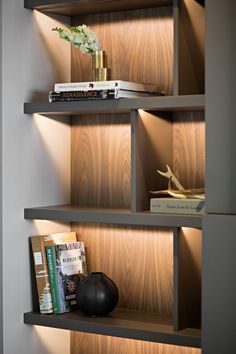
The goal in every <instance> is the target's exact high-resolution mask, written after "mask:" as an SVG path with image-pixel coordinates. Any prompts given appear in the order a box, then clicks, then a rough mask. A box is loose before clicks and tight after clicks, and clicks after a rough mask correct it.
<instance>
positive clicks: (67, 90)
mask: <svg viewBox="0 0 236 354" xmlns="http://www.w3.org/2000/svg"><path fill="white" fill-rule="evenodd" d="M156 95H157V93H156V87H155V85H153V84H144V83H136V82H130V81H122V80H109V81H91V82H70V83H56V84H55V85H54V90H53V91H50V92H49V96H48V99H49V102H64V101H79V100H94V99H119V98H138V97H150V96H156Z"/></svg>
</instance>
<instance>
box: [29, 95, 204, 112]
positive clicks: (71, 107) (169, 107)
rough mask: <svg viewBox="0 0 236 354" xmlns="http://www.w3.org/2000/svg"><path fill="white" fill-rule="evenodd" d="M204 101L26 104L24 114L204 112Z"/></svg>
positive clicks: (197, 97)
mask: <svg viewBox="0 0 236 354" xmlns="http://www.w3.org/2000/svg"><path fill="white" fill-rule="evenodd" d="M204 101H205V96H204V95H186V96H164V97H159V96H158V97H145V98H129V99H127V98H121V99H117V100H116V99H114V100H90V101H76V102H51V103H49V102H31V103H25V104H24V113H26V114H34V113H36V114H41V115H44V114H45V115H55V114H56V115H79V114H85V113H93V114H97V113H114V112H116V113H122V112H124V113H125V112H130V111H131V110H133V109H143V110H147V111H190V110H191V111H195V110H196V111H199V110H204Z"/></svg>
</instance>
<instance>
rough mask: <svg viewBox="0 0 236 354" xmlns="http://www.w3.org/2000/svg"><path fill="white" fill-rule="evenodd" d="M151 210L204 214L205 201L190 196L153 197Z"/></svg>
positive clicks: (156, 211)
mask: <svg viewBox="0 0 236 354" xmlns="http://www.w3.org/2000/svg"><path fill="white" fill-rule="evenodd" d="M150 212H151V213H163V214H186V215H188V214H189V215H203V214H204V213H205V201H204V200H199V199H189V198H186V199H178V198H151V199H150Z"/></svg>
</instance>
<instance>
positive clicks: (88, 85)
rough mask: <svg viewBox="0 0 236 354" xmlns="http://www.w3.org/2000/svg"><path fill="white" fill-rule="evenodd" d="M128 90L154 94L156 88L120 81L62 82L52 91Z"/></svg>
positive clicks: (150, 85)
mask: <svg viewBox="0 0 236 354" xmlns="http://www.w3.org/2000/svg"><path fill="white" fill-rule="evenodd" d="M113 89H119V90H129V91H141V92H155V91H156V87H155V85H153V84H143V83H136V82H130V81H122V80H110V81H89V82H68V83H66V82H64V83H56V84H55V85H54V91H57V92H61V91H89V90H113Z"/></svg>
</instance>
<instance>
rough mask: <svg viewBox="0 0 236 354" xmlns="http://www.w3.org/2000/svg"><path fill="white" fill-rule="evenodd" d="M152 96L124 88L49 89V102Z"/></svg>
mask: <svg viewBox="0 0 236 354" xmlns="http://www.w3.org/2000/svg"><path fill="white" fill-rule="evenodd" d="M150 96H151V97H152V96H153V94H151V93H149V92H138V91H125V90H119V89H118V90H90V91H61V92H56V91H50V92H49V95H48V100H49V102H64V101H80V100H96V99H100V100H101V99H118V98H138V97H150Z"/></svg>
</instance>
